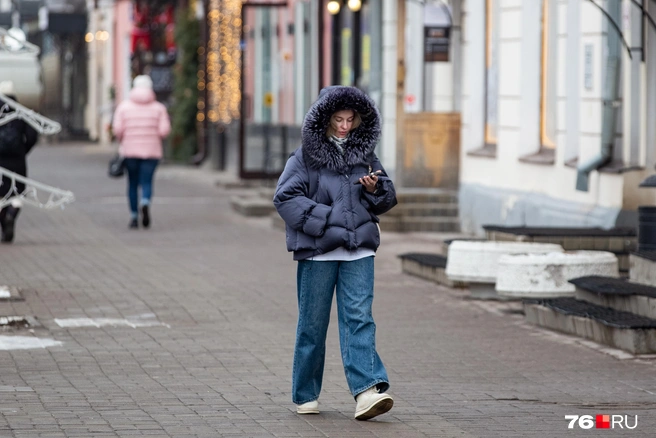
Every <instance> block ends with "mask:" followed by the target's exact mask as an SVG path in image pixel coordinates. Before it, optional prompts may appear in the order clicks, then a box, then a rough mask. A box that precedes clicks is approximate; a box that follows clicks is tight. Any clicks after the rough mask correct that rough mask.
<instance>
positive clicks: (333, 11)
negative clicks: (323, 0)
mask: <svg viewBox="0 0 656 438" xmlns="http://www.w3.org/2000/svg"><path fill="white" fill-rule="evenodd" d="M326 9H328V12H329V13H330V15H337V14H339V10H340V9H341V6H340V4H339V2H338V1H336V0H331V1H329V2H328V4H327V5H326Z"/></svg>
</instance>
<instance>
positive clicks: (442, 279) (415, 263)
mask: <svg viewBox="0 0 656 438" xmlns="http://www.w3.org/2000/svg"><path fill="white" fill-rule="evenodd" d="M399 258H400V259H401V269H402V270H403V272H405V273H406V274H410V275H414V276H416V277H420V278H423V279H424V280H428V281H432V282H434V283H437V284H441V285H443V286H447V287H453V288H462V287H466V286H467V284H466V283H463V282H460V281H451V280H449V279H448V277H447V276H446V272H445V271H446V257H445V256H443V255H441V254H432V253H407V254H401V255H399Z"/></svg>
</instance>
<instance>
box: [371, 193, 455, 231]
mask: <svg viewBox="0 0 656 438" xmlns="http://www.w3.org/2000/svg"><path fill="white" fill-rule="evenodd" d="M396 199H397V200H398V201H399V203H398V205H397V206H396V207H394V208H393V209H392V210H390V211H389V212H388V213H385V214H384V215H381V217H380V228H381V230H383V231H394V232H443V233H451V232H458V231H460V220H459V219H458V195H457V192H456V191H455V190H446V189H411V188H399V189H397V192H396Z"/></svg>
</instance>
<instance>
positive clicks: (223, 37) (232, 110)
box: [197, 0, 242, 124]
mask: <svg viewBox="0 0 656 438" xmlns="http://www.w3.org/2000/svg"><path fill="white" fill-rule="evenodd" d="M241 3H242V1H241V0H210V3H209V11H208V13H207V20H208V23H209V38H208V42H207V58H206V59H207V75H206V76H207V77H206V78H205V73H204V72H199V74H198V89H199V90H201V91H202V89H204V88H205V87H207V94H208V111H207V118H208V119H209V120H210V122H212V123H218V122H220V123H224V124H228V123H230V122H231V121H232V120H233V119H235V118H239V117H240V108H239V106H240V103H241V91H240V81H241V72H240V65H241V64H240V63H241V48H240V41H239V39H240V35H241V26H242V20H241V7H242V5H241ZM201 73H202V74H201ZM199 110H201V108H200V107H199ZM200 112H201V111H199V114H200ZM198 117H200V115H199V116H197V118H198Z"/></svg>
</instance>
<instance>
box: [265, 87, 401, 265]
mask: <svg viewBox="0 0 656 438" xmlns="http://www.w3.org/2000/svg"><path fill="white" fill-rule="evenodd" d="M344 109H352V110H355V111H357V112H358V113H359V114H360V117H361V118H362V123H361V124H360V126H358V127H357V128H356V129H354V130H353V131H351V133H350V134H349V137H348V140H347V142H346V144H345V145H344V154H342V153H340V152H339V150H338V149H337V147H336V146H335V145H334V144H333V143H332V142H330V140H329V139H328V137H326V129H327V128H328V124H329V123H330V117H331V116H332V115H333V114H334V113H335V112H337V111H341V110H344ZM301 134H302V145H301V147H300V148H298V149H297V150H296V151H295V152H294V153H293V154H292V155H291V157H290V158H289V160H288V161H287V164H286V165H285V170H284V171H283V173H282V175H281V176H280V179H279V180H278V186H277V188H276V193H275V195H274V198H273V203H274V205H275V206H276V209H277V210H278V213H279V214H280V216H281V217H282V218H283V220H284V221H285V223H286V228H287V249H288V250H289V251H293V252H294V260H303V259H306V258H309V257H312V256H314V255H318V254H324V253H327V252H329V251H332V250H334V249H337V248H339V247H344V248H346V249H349V250H354V249H357V248H369V249H372V250H374V251H375V250H376V249H377V248H378V245H379V244H380V233H379V229H378V226H377V223H378V215H380V214H383V213H385V212H387V211H389V210H390V209H391V208H392V207H394V206H395V205H396V203H397V201H396V192H395V190H394V184H393V183H392V181H391V180H390V179H389V178H388V177H387V174H386V173H385V169H383V166H382V165H381V164H380V161H379V160H378V158H377V157H376V155H375V154H374V148H375V147H376V141H377V140H378V137H379V136H380V114H379V113H378V110H377V109H376V106H375V104H374V102H373V101H372V100H371V99H370V98H369V97H368V96H367V95H366V94H364V93H363V92H362V91H360V90H358V89H357V88H355V87H341V86H340V87H329V88H327V89H324V90H323V91H322V93H321V95H320V97H319V99H317V101H316V102H315V103H314V104H313V105H312V107H311V108H310V110H309V111H308V113H307V115H306V116H305V120H304V121H303V127H302V131H301ZM370 169H373V170H381V171H382V172H383V173H382V175H380V176H379V178H378V185H377V188H376V194H373V193H369V192H367V191H366V189H365V188H364V186H363V185H362V184H354V183H356V182H357V181H358V179H359V178H361V177H363V176H365V175H366V174H367V173H368V172H369V171H370Z"/></svg>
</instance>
